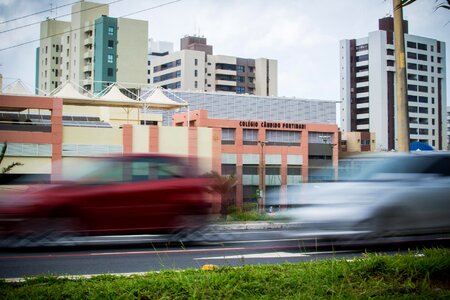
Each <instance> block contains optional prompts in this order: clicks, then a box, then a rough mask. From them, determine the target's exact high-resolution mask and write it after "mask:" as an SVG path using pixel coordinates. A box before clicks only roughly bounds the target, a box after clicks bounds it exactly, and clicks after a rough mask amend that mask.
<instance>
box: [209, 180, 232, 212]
mask: <svg viewBox="0 0 450 300" xmlns="http://www.w3.org/2000/svg"><path fill="white" fill-rule="evenodd" d="M206 176H208V177H211V178H213V179H214V184H213V185H211V186H210V192H212V193H217V194H219V195H220V196H221V198H222V201H221V202H220V215H221V216H222V218H226V216H227V215H228V208H229V207H230V205H231V204H232V203H231V200H232V199H233V198H232V197H231V195H230V194H231V191H232V190H233V188H234V187H235V186H236V184H237V178H236V175H235V174H231V175H228V176H222V175H220V174H219V173H217V172H216V171H211V172H209V173H207V174H206Z"/></svg>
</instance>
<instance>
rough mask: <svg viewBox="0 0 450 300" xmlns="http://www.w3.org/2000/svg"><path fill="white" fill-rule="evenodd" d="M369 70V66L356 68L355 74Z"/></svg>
mask: <svg viewBox="0 0 450 300" xmlns="http://www.w3.org/2000/svg"><path fill="white" fill-rule="evenodd" d="M368 70H369V66H368V65H367V66H359V67H356V73H358V72H364V71H368Z"/></svg>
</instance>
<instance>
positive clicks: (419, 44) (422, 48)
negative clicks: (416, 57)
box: [417, 43, 427, 50]
mask: <svg viewBox="0 0 450 300" xmlns="http://www.w3.org/2000/svg"><path fill="white" fill-rule="evenodd" d="M417 49H420V50H427V45H426V44H421V43H418V44H417Z"/></svg>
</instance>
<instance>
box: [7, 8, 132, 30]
mask: <svg viewBox="0 0 450 300" xmlns="http://www.w3.org/2000/svg"><path fill="white" fill-rule="evenodd" d="M120 1H123V0H115V1H111V2H109V3H104V4H99V5H96V6H92V7H89V8H86V9H82V10H79V11H76V12H74V13H69V14H65V15H61V16H59V17H56V18H53V19H60V18H63V17H67V16H71V15H73V14H76V13H80V12H83V11H87V10H91V9H95V8H98V7H101V6H105V5H109V4H114V3H116V2H120ZM41 22H42V21H38V22H34V23H29V24H25V25H21V26H17V27H14V28H10V29H6V30H3V31H0V34H1V33H6V32H10V31H13V30H17V29H21V28H25V27H29V26H33V25H37V24H40V23H41Z"/></svg>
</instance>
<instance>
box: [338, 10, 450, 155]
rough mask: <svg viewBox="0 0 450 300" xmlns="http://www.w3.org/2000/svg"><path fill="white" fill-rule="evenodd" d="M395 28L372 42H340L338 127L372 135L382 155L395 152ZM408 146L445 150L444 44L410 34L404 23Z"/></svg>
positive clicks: (386, 27) (383, 23) (384, 23)
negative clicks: (424, 145) (425, 145)
mask: <svg viewBox="0 0 450 300" xmlns="http://www.w3.org/2000/svg"><path fill="white" fill-rule="evenodd" d="M393 24H394V22H393V18H392V17H386V18H383V19H380V20H379V30H377V31H374V32H370V33H369V35H368V37H364V38H359V39H347V40H342V41H340V82H341V84H340V85H341V90H340V98H341V101H342V102H341V103H342V104H341V111H340V115H341V117H340V127H341V130H342V131H343V132H352V131H360V132H367V131H368V132H373V133H375V134H376V144H377V149H378V150H392V149H396V148H397V146H396V144H397V142H396V141H397V140H396V137H397V133H396V124H395V119H396V117H395V116H396V109H395V107H396V104H395V103H396V102H395V101H396V100H395V98H396V96H395V94H396V93H395V57H394V34H393V30H394V25H393ZM404 29H405V53H406V66H407V89H408V90H407V93H408V110H409V127H410V132H409V136H410V140H411V141H419V142H424V143H428V144H429V145H431V146H433V147H434V148H435V149H446V148H447V133H446V132H447V127H446V125H445V123H446V115H447V113H446V110H447V107H446V106H447V104H446V103H447V98H446V68H445V60H446V56H445V43H444V42H441V41H438V40H435V39H431V38H426V37H421V36H415V35H411V34H408V23H407V21H404Z"/></svg>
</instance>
